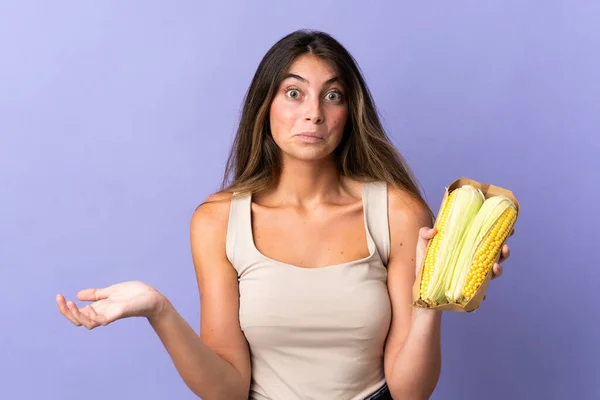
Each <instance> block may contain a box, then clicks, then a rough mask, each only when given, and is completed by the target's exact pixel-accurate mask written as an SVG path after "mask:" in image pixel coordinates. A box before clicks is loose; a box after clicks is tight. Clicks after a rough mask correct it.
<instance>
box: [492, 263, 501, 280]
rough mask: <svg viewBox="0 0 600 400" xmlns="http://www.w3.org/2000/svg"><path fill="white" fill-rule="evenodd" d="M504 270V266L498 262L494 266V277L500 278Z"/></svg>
mask: <svg viewBox="0 0 600 400" xmlns="http://www.w3.org/2000/svg"><path fill="white" fill-rule="evenodd" d="M502 272H504V270H503V268H502V266H501V265H500V264H498V263H495V264H494V267H493V268H492V279H496V278H499V277H500V276H501V275H502Z"/></svg>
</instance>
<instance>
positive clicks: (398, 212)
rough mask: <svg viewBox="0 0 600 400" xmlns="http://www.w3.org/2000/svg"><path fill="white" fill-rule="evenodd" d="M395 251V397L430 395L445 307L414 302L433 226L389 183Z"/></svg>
mask: <svg viewBox="0 0 600 400" xmlns="http://www.w3.org/2000/svg"><path fill="white" fill-rule="evenodd" d="M388 204H389V212H388V214H389V226H390V242H391V243H390V244H391V251H390V257H389V261H388V290H389V293H390V299H391V304H392V325H391V327H390V332H389V334H388V337H387V340H386V347H385V357H384V364H385V375H386V380H387V384H388V387H389V389H390V392H391V394H392V397H393V398H394V399H402V400H425V399H429V397H430V396H431V394H432V393H433V391H434V389H435V387H436V386H437V383H438V380H439V376H440V370H441V363H442V361H441V359H442V355H441V338H440V328H441V319H442V312H441V311H435V310H428V309H422V308H415V307H413V306H412V287H413V283H414V282H415V277H416V273H415V272H416V266H417V265H420V259H421V258H422V256H423V253H424V248H425V246H426V245H427V240H428V239H429V238H431V237H432V233H433V230H429V229H421V228H423V227H425V228H427V227H429V226H431V222H432V221H431V220H430V218H429V215H428V214H427V211H426V209H425V207H424V206H422V205H420V204H419V203H417V202H416V201H415V200H412V199H411V198H410V197H409V196H408V195H407V194H405V193H402V192H399V191H397V190H395V189H392V188H390V191H389V202H388Z"/></svg>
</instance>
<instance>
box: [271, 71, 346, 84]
mask: <svg viewBox="0 0 600 400" xmlns="http://www.w3.org/2000/svg"><path fill="white" fill-rule="evenodd" d="M288 78H294V79H297V80H299V81H301V82H304V83H308V80H307V79H306V78H303V77H301V76H300V75H298V74H291V73H290V74H285V75H284V76H283V80H286V79H288ZM339 80H340V79H339V78H338V77H337V76H334V77H333V78H329V79H327V81H325V85H329V84H331V83H333V82H338V81H339Z"/></svg>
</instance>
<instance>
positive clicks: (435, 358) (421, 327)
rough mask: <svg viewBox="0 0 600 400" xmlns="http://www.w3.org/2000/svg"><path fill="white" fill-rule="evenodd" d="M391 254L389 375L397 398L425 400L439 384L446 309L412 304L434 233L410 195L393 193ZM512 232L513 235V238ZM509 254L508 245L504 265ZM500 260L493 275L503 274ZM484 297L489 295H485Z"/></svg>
mask: <svg viewBox="0 0 600 400" xmlns="http://www.w3.org/2000/svg"><path fill="white" fill-rule="evenodd" d="M388 198H389V202H388V204H389V207H388V209H389V210H388V215H389V226H390V242H391V243H390V244H391V251H390V258H389V261H388V291H389V293H390V299H391V303H392V326H391V327H390V332H389V334H388V337H387V340H386V348H385V357H384V364H385V375H386V380H387V383H388V386H389V388H390V392H391V394H392V397H393V398H394V399H402V400H426V399H429V397H430V396H431V394H432V393H433V391H434V390H435V387H436V386H437V383H438V380H439V377H440V371H441V365H442V354H441V353H442V352H441V337H440V336H441V335H440V331H441V324H442V313H443V312H442V311H436V310H429V309H425V308H418V307H413V305H412V288H413V284H414V282H415V278H416V272H417V269H418V267H420V265H421V261H422V259H423V257H424V255H425V250H426V247H427V243H428V242H429V240H430V239H431V238H432V237H433V236H434V235H435V233H436V232H435V230H434V229H430V228H431V226H432V222H433V221H431V220H430V218H429V214H428V212H427V210H426V209H425V207H424V206H422V205H421V204H419V203H418V202H417V201H415V200H413V199H412V198H410V197H409V196H408V195H407V194H405V193H403V192H400V191H398V190H395V189H392V188H390V191H389V196H388ZM513 233H514V229H513V231H512V232H511V233H510V235H509V236H512V234H513ZM508 257H510V249H509V247H508V246H507V245H506V244H505V245H504V246H503V248H502V253H501V256H500V259H499V263H503V262H504V261H506V260H507V259H508ZM499 263H496V264H495V265H494V267H493V274H492V279H495V278H498V277H499V276H500V275H501V274H502V267H501V265H500V264H499ZM484 299H485V297H484Z"/></svg>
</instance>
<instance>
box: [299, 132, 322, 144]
mask: <svg viewBox="0 0 600 400" xmlns="http://www.w3.org/2000/svg"><path fill="white" fill-rule="evenodd" d="M294 136H295V137H297V138H298V139H300V140H302V141H304V142H309V143H314V142H320V141H322V140H324V139H325V138H324V137H323V135H320V134H318V133H316V132H302V133H298V134H296V135H294Z"/></svg>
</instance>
